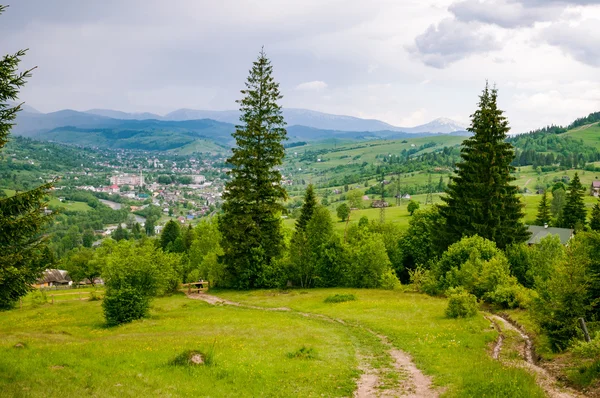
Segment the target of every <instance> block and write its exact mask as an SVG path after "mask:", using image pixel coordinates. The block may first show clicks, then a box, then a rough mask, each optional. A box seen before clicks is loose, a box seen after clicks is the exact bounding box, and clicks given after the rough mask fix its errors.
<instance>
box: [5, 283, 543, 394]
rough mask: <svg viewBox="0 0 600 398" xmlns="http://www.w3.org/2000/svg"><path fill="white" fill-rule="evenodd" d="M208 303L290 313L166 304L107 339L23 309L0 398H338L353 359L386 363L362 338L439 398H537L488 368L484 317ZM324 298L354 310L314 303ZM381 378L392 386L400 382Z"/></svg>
mask: <svg viewBox="0 0 600 398" xmlns="http://www.w3.org/2000/svg"><path fill="white" fill-rule="evenodd" d="M215 294H216V295H218V296H219V297H223V298H227V299H230V300H235V301H240V302H243V303H248V304H252V305H255V306H259V307H281V306H286V307H289V308H291V309H292V311H288V312H276V311H264V310H261V309H250V308H241V307H233V306H222V305H218V306H212V305H209V304H207V303H205V302H203V301H197V300H191V299H188V298H186V297H185V296H184V295H174V296H171V297H164V298H158V299H156V300H154V302H153V305H152V310H151V315H150V317H149V318H148V319H145V320H141V321H136V322H133V323H131V324H128V325H124V326H120V327H116V328H107V327H105V324H104V319H103V316H102V309H101V302H100V301H81V300H66V301H61V302H55V304H35V303H34V302H33V301H31V300H26V301H24V304H23V308H22V309H14V310H11V311H8V312H4V313H2V314H1V316H0V391H2V395H3V396H10V397H47V396H61V397H75V396H99V397H104V396H123V397H129V396H140V395H144V396H173V397H174V396H211V397H233V396H236V397H238V396H242V397H243V396H248V397H250V396H254V397H258V396H260V397H311V396H315V397H316V396H326V397H330V396H346V397H348V396H352V394H353V391H354V389H355V388H356V381H357V379H358V377H359V375H360V371H359V370H358V366H359V359H358V358H359V357H360V358H367V360H368V361H369V362H370V365H371V366H372V367H375V368H382V367H383V368H387V367H389V363H390V361H391V359H390V358H389V357H387V354H386V348H385V347H384V346H383V345H382V344H381V342H380V341H379V340H378V339H377V338H375V337H374V336H373V335H372V334H370V333H368V332H367V330H366V329H370V330H373V331H374V332H376V333H378V334H382V335H385V336H387V337H388V338H389V340H390V342H391V343H392V344H393V345H394V346H396V347H397V348H400V349H402V350H405V351H407V352H409V353H410V354H411V355H412V356H413V358H414V361H415V363H416V365H417V366H418V367H419V368H420V369H422V370H423V371H424V372H425V373H426V374H428V375H430V376H432V377H433V382H434V384H435V385H436V386H437V387H440V388H441V389H440V391H442V396H444V397H504V396H511V397H541V396H543V395H542V393H541V391H540V390H539V389H538V387H537V386H536V384H535V381H534V378H533V377H532V376H531V375H529V374H528V373H526V372H525V371H524V370H522V369H514V368H509V367H505V366H503V365H501V364H500V363H498V362H496V361H493V360H492V359H491V358H490V356H489V353H488V350H489V347H490V345H491V344H492V342H493V341H494V340H495V339H496V337H497V332H496V331H495V330H494V329H492V328H490V323H489V322H488V321H487V320H485V319H484V318H483V316H481V315H479V316H477V317H475V318H472V319H467V320H465V319H459V320H454V319H447V318H446V317H445V316H444V310H445V307H446V300H445V299H441V298H433V297H429V296H425V295H422V294H417V293H411V292H403V291H381V290H361V289H317V290H308V291H299V290H292V291H289V292H283V291H250V292H236V291H217V292H215ZM334 294H353V295H354V296H355V297H356V300H355V301H348V302H342V303H325V302H324V301H325V299H326V298H327V297H329V296H331V295H334ZM297 311H302V312H308V313H314V314H322V315H326V316H329V317H334V318H338V319H342V320H344V321H345V324H339V323H335V322H328V321H326V320H323V319H318V318H311V317H306V316H303V315H301V314H299V313H298V312H297ZM21 345H22V346H23V347H21V348H16V347H15V346H17V347H18V346H21ZM186 351H200V352H203V353H212V355H213V362H212V363H211V364H210V365H202V366H195V367H192V366H176V365H174V364H173V361H174V360H175V359H176V358H177V357H178V356H179V355H180V354H182V353H184V352H186ZM298 352H300V353H303V352H310V353H311V355H310V356H302V355H297V353H298ZM388 376H389V377H387V379H386V383H392V384H393V383H396V382H397V380H396V379H398V378H402V377H403V376H402V375H398V374H390V375H388Z"/></svg>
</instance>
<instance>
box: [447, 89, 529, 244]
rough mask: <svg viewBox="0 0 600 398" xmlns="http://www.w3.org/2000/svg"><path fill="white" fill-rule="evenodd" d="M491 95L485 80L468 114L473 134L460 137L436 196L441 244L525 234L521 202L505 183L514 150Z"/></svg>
mask: <svg viewBox="0 0 600 398" xmlns="http://www.w3.org/2000/svg"><path fill="white" fill-rule="evenodd" d="M497 97H498V92H497V90H496V89H491V90H490V89H489V88H488V87H487V85H486V88H485V89H484V91H483V94H482V95H481V96H480V101H479V108H478V109H477V110H476V111H475V113H474V114H473V115H472V116H471V126H470V127H469V128H468V130H469V131H470V132H472V133H473V136H472V137H470V138H468V139H467V140H465V141H464V142H463V147H462V149H461V158H462V161H461V162H459V163H458V164H457V165H456V168H457V170H456V175H455V176H454V177H452V179H451V182H450V184H449V185H448V188H447V190H446V195H445V196H443V197H442V200H443V201H444V204H443V205H442V206H441V207H440V214H441V215H442V217H443V218H444V219H445V223H444V224H443V225H444V228H442V230H441V231H440V238H441V241H442V243H443V244H444V245H446V246H449V245H450V244H452V243H454V242H457V241H459V240H460V239H461V238H462V237H463V236H472V235H479V236H481V237H483V238H485V239H489V240H491V241H493V242H495V243H496V245H497V246H498V247H500V248H502V249H504V248H505V247H507V246H508V245H510V244H512V243H519V242H524V241H526V240H527V239H528V238H529V233H528V232H527V228H526V227H525V225H523V223H522V222H521V219H522V218H523V215H524V214H523V210H522V207H523V205H522V204H521V202H520V200H519V198H518V197H517V193H518V191H517V187H516V186H513V185H511V182H512V181H514V179H515V178H514V177H513V176H512V175H511V172H512V171H513V169H514V167H512V166H510V164H511V162H512V160H513V158H514V153H513V149H512V145H510V144H509V143H506V142H505V139H506V137H507V133H508V132H509V130H510V129H509V127H508V121H507V120H506V118H505V117H504V116H503V111H501V110H500V109H498V107H497Z"/></svg>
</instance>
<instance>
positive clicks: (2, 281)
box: [0, 6, 51, 309]
mask: <svg viewBox="0 0 600 398" xmlns="http://www.w3.org/2000/svg"><path fill="white" fill-rule="evenodd" d="M5 9H6V6H0V14H1V13H2V12H3V11H4V10H5ZM24 55H25V51H18V52H17V53H15V54H13V55H5V56H4V57H3V58H2V59H0V149H1V148H3V147H4V146H5V145H6V143H7V142H8V136H9V134H10V130H11V128H12V126H13V122H14V120H15V117H16V115H17V113H18V112H19V111H20V110H21V106H11V105H9V104H8V101H15V100H17V98H18V95H19V90H20V88H21V87H22V86H23V85H24V84H25V79H27V78H28V77H30V72H31V70H27V71H24V72H19V71H18V70H19V62H20V61H21V58H22V57H23V56H24ZM50 187H51V184H45V185H42V186H40V187H39V188H36V189H33V190H31V191H27V192H21V193H18V194H16V195H14V196H11V197H9V198H7V197H3V198H0V309H8V308H11V307H12V306H13V305H14V304H15V303H16V302H17V301H18V300H19V299H20V298H21V297H23V296H25V295H26V294H27V293H28V292H29V291H30V290H31V285H32V284H33V283H34V282H35V281H36V280H37V278H38V277H39V276H40V275H41V273H42V272H43V271H44V269H45V268H48V267H49V266H50V264H47V263H46V262H45V261H44V255H43V253H44V250H45V242H44V240H43V239H42V231H43V227H44V226H45V225H46V224H47V223H48V222H49V219H50V217H49V216H47V215H45V214H44V213H43V212H42V209H43V207H44V205H45V197H46V194H47V193H48V189H49V188H50Z"/></svg>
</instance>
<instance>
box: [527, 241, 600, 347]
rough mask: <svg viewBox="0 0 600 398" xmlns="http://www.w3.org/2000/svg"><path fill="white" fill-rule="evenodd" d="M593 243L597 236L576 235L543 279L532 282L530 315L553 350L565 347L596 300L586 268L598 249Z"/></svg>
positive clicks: (592, 260) (578, 331)
mask: <svg viewBox="0 0 600 398" xmlns="http://www.w3.org/2000/svg"><path fill="white" fill-rule="evenodd" d="M593 243H598V239H597V236H594V235H591V236H587V235H586V234H585V233H581V234H578V235H577V236H576V237H575V238H574V239H572V240H571V241H570V242H569V246H568V247H567V248H566V250H567V256H566V260H564V261H561V262H559V263H558V264H556V265H555V266H554V267H553V269H552V271H551V273H550V275H549V277H548V279H547V280H546V281H540V282H539V283H536V285H537V286H536V290H537V292H538V295H539V297H538V298H537V299H536V300H535V302H534V304H535V307H534V311H532V315H533V317H534V318H535V319H536V320H537V322H538V324H539V325H540V326H541V328H542V329H543V330H544V332H545V333H546V335H547V336H548V338H549V339H550V343H551V345H552V348H553V349H554V350H556V351H562V350H564V349H565V348H567V347H568V345H569V342H570V341H571V340H572V339H573V338H575V337H577V336H578V335H579V333H580V329H579V326H578V321H577V320H578V318H580V317H586V315H587V314H591V313H592V311H593V306H594V304H595V303H596V300H597V297H595V298H594V292H593V285H594V284H593V281H594V280H593V274H592V273H591V272H590V270H591V269H592V268H593V264H592V263H593V262H594V261H597V260H595V259H594V258H593V257H591V255H594V254H597V252H598V249H597V248H595V247H594V246H591V245H590V244H593ZM594 251H595V252H596V253H594Z"/></svg>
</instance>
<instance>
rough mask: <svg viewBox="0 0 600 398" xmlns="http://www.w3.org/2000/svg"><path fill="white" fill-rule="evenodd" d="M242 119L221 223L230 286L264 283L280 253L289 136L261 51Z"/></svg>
mask: <svg viewBox="0 0 600 398" xmlns="http://www.w3.org/2000/svg"><path fill="white" fill-rule="evenodd" d="M241 93H242V95H243V98H242V99H241V100H239V101H237V102H238V104H240V111H241V116H240V122H241V124H240V125H239V126H236V131H235V133H233V137H234V138H235V140H236V147H235V148H233V155H232V156H231V157H230V158H229V159H228V160H227V161H228V163H229V164H231V165H232V170H231V172H230V173H229V175H230V176H231V180H230V181H229V182H228V183H227V184H226V187H225V192H224V194H223V198H224V199H225V202H224V203H223V216H222V219H221V220H220V222H219V229H220V230H221V234H222V247H223V250H224V255H223V257H222V261H223V262H224V263H225V269H226V273H227V277H228V282H227V283H228V284H229V285H230V286H231V287H235V288H240V289H248V288H255V287H261V286H265V285H266V284H267V281H266V280H265V278H264V270H265V269H266V268H268V267H269V266H270V265H271V264H272V262H273V259H275V258H277V257H279V256H280V255H281V252H282V249H283V234H282V231H281V213H282V212H283V210H284V208H283V205H282V203H281V201H282V200H285V199H286V198H287V194H286V191H285V189H284V188H283V186H282V185H281V173H280V172H279V171H278V170H277V169H276V167H277V166H279V165H281V164H282V162H283V157H284V155H285V151H284V148H283V144H282V141H283V140H285V139H286V138H287V132H286V130H285V128H284V126H285V121H284V119H283V115H282V110H281V106H280V105H279V104H278V101H279V100H280V99H281V98H282V95H281V94H280V92H279V84H278V83H276V82H275V80H274V79H273V67H272V66H271V62H270V61H269V59H268V58H267V57H266V55H265V53H264V51H262V50H261V52H260V54H259V56H258V59H257V60H256V61H255V62H254V63H253V65H252V69H251V70H250V75H249V76H248V79H247V81H246V89H245V90H242V92H241Z"/></svg>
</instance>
